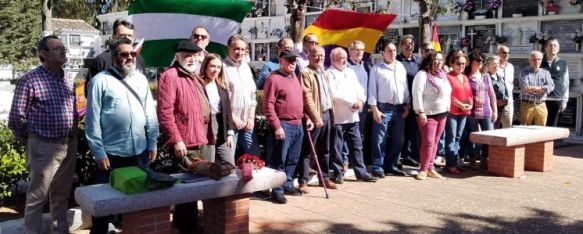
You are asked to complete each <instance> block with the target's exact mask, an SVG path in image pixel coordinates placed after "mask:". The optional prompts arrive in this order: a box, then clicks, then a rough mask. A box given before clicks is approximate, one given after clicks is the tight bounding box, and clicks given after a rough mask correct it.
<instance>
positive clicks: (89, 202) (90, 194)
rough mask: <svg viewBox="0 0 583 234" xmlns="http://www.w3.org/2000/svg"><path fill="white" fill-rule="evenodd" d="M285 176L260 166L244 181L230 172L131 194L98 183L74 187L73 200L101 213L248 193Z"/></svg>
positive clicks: (270, 185) (106, 213)
mask: <svg viewBox="0 0 583 234" xmlns="http://www.w3.org/2000/svg"><path fill="white" fill-rule="evenodd" d="M285 180H286V176H285V173H283V172H280V171H276V170H273V169H270V168H266V167H264V168H262V169H261V170H258V171H256V172H255V173H253V179H252V180H251V181H249V182H247V183H245V182H243V181H242V180H241V179H240V178H239V177H237V175H236V174H235V173H233V174H231V175H229V176H226V177H223V178H222V179H221V180H218V181H215V180H212V179H211V180H205V181H199V182H195V183H188V184H176V185H174V186H173V187H171V188H168V189H163V190H156V191H150V192H146V193H140V194H134V195H126V194H124V193H122V192H120V191H118V190H115V189H113V188H112V187H111V186H110V185H109V184H99V185H90V186H84V187H79V188H77V189H76V190H75V200H76V201H77V204H79V205H80V206H81V207H83V210H84V211H87V212H89V213H90V214H91V215H93V216H96V217H101V216H107V215H113V214H122V213H128V212H134V211H140V210H146V209H152V208H158V207H164V206H171V205H174V204H182V203H187V202H192V201H197V200H207V199H212V198H221V197H228V196H232V195H237V194H244V193H252V192H256V191H260V190H266V189H270V188H273V187H277V186H281V185H282V184H283V183H284V182H285Z"/></svg>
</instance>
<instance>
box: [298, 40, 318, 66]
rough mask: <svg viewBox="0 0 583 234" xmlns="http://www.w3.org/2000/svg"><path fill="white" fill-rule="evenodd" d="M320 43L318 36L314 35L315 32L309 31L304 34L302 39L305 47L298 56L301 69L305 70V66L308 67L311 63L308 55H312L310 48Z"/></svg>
mask: <svg viewBox="0 0 583 234" xmlns="http://www.w3.org/2000/svg"><path fill="white" fill-rule="evenodd" d="M319 44H320V43H318V37H316V35H314V34H313V33H308V34H306V35H305V36H304V38H303V39H302V48H303V49H302V52H301V53H300V54H299V57H298V66H299V67H300V71H301V70H304V68H306V67H307V66H308V64H309V63H310V60H309V58H308V57H309V56H310V50H311V49H312V47H314V46H315V45H319Z"/></svg>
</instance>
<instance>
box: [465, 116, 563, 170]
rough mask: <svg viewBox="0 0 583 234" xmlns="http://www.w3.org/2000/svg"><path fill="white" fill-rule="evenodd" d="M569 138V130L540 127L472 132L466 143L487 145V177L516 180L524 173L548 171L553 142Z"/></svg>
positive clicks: (517, 127) (550, 165) (518, 127)
mask: <svg viewBox="0 0 583 234" xmlns="http://www.w3.org/2000/svg"><path fill="white" fill-rule="evenodd" d="M567 137H569V129H567V128H556V127H542V126H514V127H512V128H505V129H496V130H491V131H483V132H473V133H472V134H471V135H470V141H472V142H474V143H479V144H484V145H488V147H489V148H488V152H489V153H488V173H490V174H493V175H499V176H505V177H512V178H517V177H521V176H523V175H524V170H525V169H526V170H530V171H541V172H545V171H550V170H552V164H551V163H552V156H553V141H554V140H557V139H563V138H567Z"/></svg>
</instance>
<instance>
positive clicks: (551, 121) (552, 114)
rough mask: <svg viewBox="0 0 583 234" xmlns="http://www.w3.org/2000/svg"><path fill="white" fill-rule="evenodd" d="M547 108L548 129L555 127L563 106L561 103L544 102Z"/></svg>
mask: <svg viewBox="0 0 583 234" xmlns="http://www.w3.org/2000/svg"><path fill="white" fill-rule="evenodd" d="M545 105H546V106H547V123H546V124H547V125H546V126H549V127H556V126H557V124H558V123H559V113H560V111H561V107H562V105H563V101H546V102H545Z"/></svg>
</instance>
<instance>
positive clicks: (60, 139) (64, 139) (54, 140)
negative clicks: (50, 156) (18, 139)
mask: <svg viewBox="0 0 583 234" xmlns="http://www.w3.org/2000/svg"><path fill="white" fill-rule="evenodd" d="M29 137H31V138H35V139H36V140H39V141H42V142H46V143H49V144H67V143H69V140H70V139H71V137H73V136H64V137H44V136H41V135H37V134H34V133H31V134H30V136H29Z"/></svg>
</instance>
